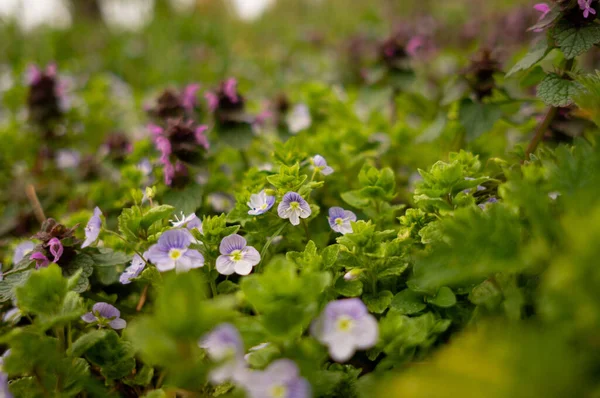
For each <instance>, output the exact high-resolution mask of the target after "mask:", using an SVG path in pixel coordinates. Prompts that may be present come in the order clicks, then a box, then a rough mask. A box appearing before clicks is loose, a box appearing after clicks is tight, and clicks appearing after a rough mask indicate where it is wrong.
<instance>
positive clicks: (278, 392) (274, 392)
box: [271, 385, 287, 398]
mask: <svg viewBox="0 0 600 398" xmlns="http://www.w3.org/2000/svg"><path fill="white" fill-rule="evenodd" d="M286 396H287V388H286V387H285V386H282V385H277V386H273V387H272V388H271V397H273V398H285V397H286Z"/></svg>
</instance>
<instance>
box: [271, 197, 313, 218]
mask: <svg viewBox="0 0 600 398" xmlns="http://www.w3.org/2000/svg"><path fill="white" fill-rule="evenodd" d="M311 212H312V211H311V210H310V206H309V205H308V202H306V200H304V199H303V198H302V196H300V195H299V194H298V193H296V192H288V193H286V194H285V195H283V199H282V200H281V202H280V203H279V206H277V214H279V217H281V218H289V220H290V222H291V223H292V225H298V224H300V218H308V217H310V214H311Z"/></svg>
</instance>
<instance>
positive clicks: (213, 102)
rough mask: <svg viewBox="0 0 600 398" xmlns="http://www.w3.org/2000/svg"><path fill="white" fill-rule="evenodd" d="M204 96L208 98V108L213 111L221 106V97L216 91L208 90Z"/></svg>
mask: <svg viewBox="0 0 600 398" xmlns="http://www.w3.org/2000/svg"><path fill="white" fill-rule="evenodd" d="M204 98H206V102H208V109H210V111H211V112H214V111H215V110H216V109H217V107H218V106H219V97H218V96H217V95H216V94H215V93H213V92H211V91H207V92H206V93H204Z"/></svg>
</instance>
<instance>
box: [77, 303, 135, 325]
mask: <svg viewBox="0 0 600 398" xmlns="http://www.w3.org/2000/svg"><path fill="white" fill-rule="evenodd" d="M81 319H82V320H83V321H84V322H87V323H97V324H98V327H106V326H110V327H111V328H113V329H117V330H118V329H124V328H125V326H127V322H126V321H125V320H124V319H121V312H120V311H119V310H118V309H117V308H116V307H114V306H112V305H110V304H108V303H96V304H94V306H93V307H92V311H91V312H88V313H87V314H85V315H83V316H82V317H81Z"/></svg>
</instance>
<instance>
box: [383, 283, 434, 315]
mask: <svg viewBox="0 0 600 398" xmlns="http://www.w3.org/2000/svg"><path fill="white" fill-rule="evenodd" d="M390 306H391V308H392V309H393V310H396V311H398V312H399V313H400V314H403V315H411V314H416V313H417V312H421V311H423V310H424V309H425V308H426V307H427V304H425V302H424V301H423V296H422V295H420V294H418V293H416V292H413V291H412V290H410V289H404V290H402V291H401V292H400V293H398V294H396V295H395V296H394V299H393V300H392V302H391V304H390Z"/></svg>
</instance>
